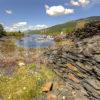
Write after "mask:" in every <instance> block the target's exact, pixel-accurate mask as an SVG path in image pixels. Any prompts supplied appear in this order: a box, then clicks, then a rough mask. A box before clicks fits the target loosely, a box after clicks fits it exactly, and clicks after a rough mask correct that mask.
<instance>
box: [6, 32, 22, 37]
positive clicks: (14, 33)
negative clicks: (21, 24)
mask: <svg viewBox="0 0 100 100" xmlns="http://www.w3.org/2000/svg"><path fill="white" fill-rule="evenodd" d="M23 35H24V33H23V32H21V31H19V32H6V36H16V37H17V36H18V37H19V36H23Z"/></svg>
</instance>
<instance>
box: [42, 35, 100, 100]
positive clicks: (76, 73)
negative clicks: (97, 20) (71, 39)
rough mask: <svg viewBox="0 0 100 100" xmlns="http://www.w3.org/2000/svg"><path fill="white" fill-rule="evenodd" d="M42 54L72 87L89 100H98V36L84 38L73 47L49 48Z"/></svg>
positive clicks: (99, 85)
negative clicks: (81, 92)
mask: <svg viewBox="0 0 100 100" xmlns="http://www.w3.org/2000/svg"><path fill="white" fill-rule="evenodd" d="M44 56H45V58H46V60H47V61H48V65H49V66H50V68H52V69H53V70H54V71H55V72H56V73H57V74H58V75H59V76H60V77H61V78H62V79H63V80H64V81H65V82H67V83H68V84H70V86H71V87H72V88H74V89H76V90H79V91H83V94H84V95H86V96H87V97H88V99H89V100H100V36H94V37H92V38H86V39H84V40H82V41H79V42H77V43H76V44H75V46H73V47H69V46H67V45H66V46H62V47H60V48H58V47H57V48H55V49H50V50H48V52H45V54H44ZM80 99H81V98H80ZM83 100H84V99H83Z"/></svg>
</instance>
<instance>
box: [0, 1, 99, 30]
mask: <svg viewBox="0 0 100 100" xmlns="http://www.w3.org/2000/svg"><path fill="white" fill-rule="evenodd" d="M99 10H100V0H0V23H3V24H4V26H5V27H6V29H7V30H9V29H10V28H13V29H12V30H14V29H15V30H16V28H19V27H20V28H23V30H24V29H25V28H29V29H30V28H42V27H47V26H52V25H55V24H59V23H63V22H66V21H69V20H74V19H79V18H84V17H88V16H99V15H100V11H99Z"/></svg>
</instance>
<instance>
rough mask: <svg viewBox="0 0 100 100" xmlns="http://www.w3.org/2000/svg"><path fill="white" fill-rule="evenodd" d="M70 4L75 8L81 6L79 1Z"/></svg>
mask: <svg viewBox="0 0 100 100" xmlns="http://www.w3.org/2000/svg"><path fill="white" fill-rule="evenodd" d="M70 3H71V4H72V5H73V6H80V4H79V2H78V1H74V0H71V1H70Z"/></svg>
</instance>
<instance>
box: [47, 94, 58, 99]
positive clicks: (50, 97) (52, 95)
mask: <svg viewBox="0 0 100 100" xmlns="http://www.w3.org/2000/svg"><path fill="white" fill-rule="evenodd" d="M47 100H57V96H56V95H54V94H52V93H49V94H48V95H47Z"/></svg>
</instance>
